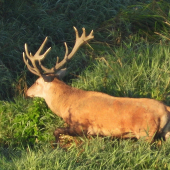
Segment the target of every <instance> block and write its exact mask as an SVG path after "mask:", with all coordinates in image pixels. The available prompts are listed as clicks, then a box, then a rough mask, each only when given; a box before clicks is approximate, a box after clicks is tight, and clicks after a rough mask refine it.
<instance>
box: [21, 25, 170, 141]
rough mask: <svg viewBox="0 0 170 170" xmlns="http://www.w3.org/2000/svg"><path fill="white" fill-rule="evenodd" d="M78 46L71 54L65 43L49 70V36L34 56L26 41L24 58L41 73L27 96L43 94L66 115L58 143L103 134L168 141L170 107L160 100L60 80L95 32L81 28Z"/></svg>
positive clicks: (55, 107) (59, 112) (57, 139)
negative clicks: (62, 137)
mask: <svg viewBox="0 0 170 170" xmlns="http://www.w3.org/2000/svg"><path fill="white" fill-rule="evenodd" d="M74 30H75V33H76V42H75V46H74V48H73V49H72V51H71V53H70V54H68V47H67V44H66V43H65V48H66V52H65V56H64V59H63V60H62V61H61V62H60V63H59V62H58V59H57V62H56V65H55V67H53V68H51V69H47V68H46V67H44V66H43V65H42V64H41V60H42V59H44V58H45V56H46V54H47V53H48V52H49V51H50V49H51V48H49V49H48V50H47V51H46V52H45V53H44V54H42V55H40V52H41V51H42V49H43V47H44V45H45V43H46V41H47V38H45V40H44V42H43V43H42V45H41V46H40V48H39V49H38V51H37V52H36V53H35V55H34V56H33V55H32V54H31V53H30V54H29V53H28V48H27V44H25V53H26V56H27V57H28V59H29V60H30V61H31V63H32V66H31V65H30V64H29V61H28V60H26V56H25V53H23V59H24V62H25V64H26V65H27V67H28V69H29V70H30V71H31V72H32V73H33V74H36V75H38V76H39V78H38V79H37V80H36V82H35V83H34V84H33V85H32V86H31V87H30V88H29V89H28V91H27V96H29V97H42V98H44V99H45V101H46V103H47V105H48V106H49V108H50V109H51V110H52V111H53V112H54V113H55V114H57V115H58V116H60V117H62V118H63V119H64V121H65V122H66V123H67V124H68V125H69V127H66V128H57V129H56V130H55V131H54V136H55V138H56V142H58V141H59V136H60V134H67V135H101V136H112V137H118V138H137V139H139V138H141V137H144V138H145V139H146V140H148V141H150V142H151V141H154V140H155V139H156V138H160V137H162V138H163V139H164V140H166V139H167V138H168V137H169V131H170V123H169V120H170V112H169V111H170V107H168V106H166V105H164V104H162V103H161V102H159V101H156V100H153V99H147V98H127V97H114V96H110V95H107V94H104V93H101V92H95V91H84V90H80V89H76V88H73V87H70V86H68V85H66V84H65V83H63V82H62V81H60V80H59V79H60V78H62V77H63V76H64V74H65V72H66V69H61V68H62V67H63V65H64V64H65V63H66V62H67V61H68V60H70V59H71V58H72V57H73V55H74V54H75V53H76V51H77V50H78V48H79V47H80V46H81V45H82V44H84V43H85V42H87V41H88V40H91V39H93V38H94V36H93V31H91V33H90V34H89V35H88V36H86V33H85V29H84V28H83V29H82V30H83V33H82V35H81V36H80V37H79V35H78V31H77V29H76V28H75V27H74Z"/></svg>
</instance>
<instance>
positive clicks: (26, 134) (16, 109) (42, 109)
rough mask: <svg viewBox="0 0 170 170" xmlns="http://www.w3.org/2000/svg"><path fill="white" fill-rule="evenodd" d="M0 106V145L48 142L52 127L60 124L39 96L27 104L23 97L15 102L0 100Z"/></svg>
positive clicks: (12, 145)
mask: <svg viewBox="0 0 170 170" xmlns="http://www.w3.org/2000/svg"><path fill="white" fill-rule="evenodd" d="M0 108H1V109H0V120H1V123H0V146H3V145H6V146H10V147H14V146H21V145H22V146H24V147H25V146H27V145H30V146H32V145H34V144H35V143H38V144H39V143H41V142H45V141H48V142H49V141H50V140H52V139H53V138H51V137H52V133H53V131H54V128H55V127H57V126H59V125H60V126H61V124H62V121H61V119H60V118H59V117H56V116H55V115H54V114H53V113H52V112H51V111H50V110H49V109H48V108H47V105H46V104H45V102H44V101H43V100H42V99H39V98H38V99H35V100H33V102H31V103H29V104H28V102H26V101H23V99H17V100H15V103H8V102H6V103H4V102H1V107H0ZM56 122H58V124H56Z"/></svg>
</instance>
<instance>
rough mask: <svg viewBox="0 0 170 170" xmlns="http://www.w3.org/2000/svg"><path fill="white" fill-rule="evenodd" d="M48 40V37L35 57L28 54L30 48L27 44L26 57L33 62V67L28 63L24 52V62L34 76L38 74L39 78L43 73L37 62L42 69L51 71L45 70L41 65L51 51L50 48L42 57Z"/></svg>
mask: <svg viewBox="0 0 170 170" xmlns="http://www.w3.org/2000/svg"><path fill="white" fill-rule="evenodd" d="M47 39H48V37H46V38H45V40H44V41H43V43H42V44H41V46H40V48H39V49H38V51H37V52H36V53H35V55H34V56H33V55H32V54H31V53H30V54H29V53H28V46H27V44H25V53H26V56H27V57H28V59H29V60H30V61H31V63H32V66H33V67H32V66H30V65H29V63H28V61H27V60H26V58H25V53H24V52H23V59H24V62H25V64H26V65H27V67H28V70H30V71H31V72H32V73H33V74H36V75H38V76H41V75H42V74H43V73H42V71H41V70H39V69H38V68H37V66H36V61H39V65H40V67H41V68H42V69H43V70H44V71H45V72H47V71H50V69H47V68H45V67H44V66H42V64H41V60H43V59H44V58H45V56H46V55H47V54H48V53H49V51H50V50H51V47H50V48H48V49H47V50H46V51H45V52H44V54H42V55H40V53H41V51H42V49H43V47H44V45H45V43H46V42H47Z"/></svg>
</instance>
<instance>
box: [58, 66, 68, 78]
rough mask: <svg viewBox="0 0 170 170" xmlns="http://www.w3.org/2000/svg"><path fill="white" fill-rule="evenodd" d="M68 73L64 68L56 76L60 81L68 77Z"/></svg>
mask: <svg viewBox="0 0 170 170" xmlns="http://www.w3.org/2000/svg"><path fill="white" fill-rule="evenodd" d="M66 72H67V68H63V69H60V70H59V71H58V72H57V73H56V74H55V75H56V77H57V78H58V79H60V80H61V79H62V78H63V77H64V76H65V75H66Z"/></svg>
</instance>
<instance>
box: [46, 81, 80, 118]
mask: <svg viewBox="0 0 170 170" xmlns="http://www.w3.org/2000/svg"><path fill="white" fill-rule="evenodd" d="M75 91H79V90H78V89H75V88H72V87H71V86H68V85H66V84H65V83H64V82H62V81H60V80H58V79H57V78H55V79H54V80H53V81H52V82H51V84H50V87H49V88H48V90H47V91H46V96H45V97H44V98H45V101H46V103H47V105H48V106H49V108H50V109H51V110H52V111H53V112H54V113H55V114H57V115H58V116H60V117H62V118H63V117H66V116H67V115H66V114H67V110H68V109H69V107H70V105H71V104H72V102H73V100H72V96H76V95H74V94H75V93H76V92H75ZM80 91H81V90H80Z"/></svg>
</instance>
